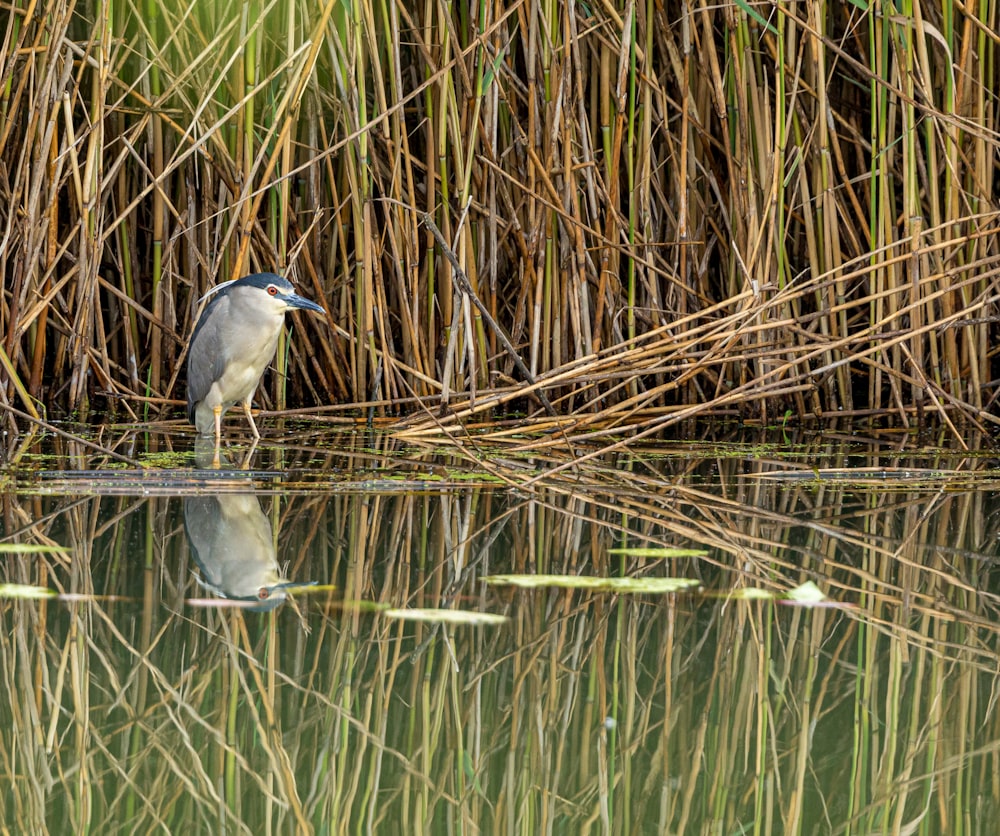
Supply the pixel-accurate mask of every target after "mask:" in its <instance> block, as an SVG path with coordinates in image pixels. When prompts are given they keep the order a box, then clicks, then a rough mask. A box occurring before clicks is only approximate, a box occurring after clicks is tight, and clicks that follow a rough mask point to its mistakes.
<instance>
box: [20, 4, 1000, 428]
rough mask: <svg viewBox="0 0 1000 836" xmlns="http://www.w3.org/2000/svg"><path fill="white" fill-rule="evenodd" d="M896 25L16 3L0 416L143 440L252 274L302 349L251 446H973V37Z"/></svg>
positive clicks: (560, 11)
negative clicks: (557, 440)
mask: <svg viewBox="0 0 1000 836" xmlns="http://www.w3.org/2000/svg"><path fill="white" fill-rule="evenodd" d="M911 5H912V14H909V15H906V16H904V17H886V16H883V15H881V14H880V12H879V10H878V6H877V4H872V5H871V6H870V7H869V8H867V9H862V8H860V7H859V5H857V4H821V3H818V2H806V3H801V4H795V5H792V4H783V3H779V4H777V5H775V7H774V9H773V12H774V13H773V15H772V16H771V17H770V18H767V19H764V18H762V17H760V16H759V14H758V13H757V12H756V11H755V9H754V8H752V7H751V6H749V5H747V4H745V3H743V2H731V3H723V4H714V3H706V2H703V1H702V0H699V2H695V3H690V2H680V3H678V2H670V3H663V4H652V3H648V2H645V3H644V2H632V0H616V2H612V3H604V4H599V5H597V6H581V5H580V4H573V3H567V2H563V0H551V2H545V3H542V2H540V0H518V2H514V3H511V4H489V3H481V4H476V5H475V6H474V7H468V8H467V7H466V6H462V5H459V6H456V7H448V6H446V5H442V4H425V5H423V6H420V7H419V8H415V9H412V10H411V9H410V8H409V7H406V6H401V5H400V4H389V5H378V4H370V3H369V2H367V0H361V2H360V3H359V4H356V6H355V7H354V9H353V12H356V14H354V13H353V12H352V14H351V15H349V14H348V11H347V9H346V8H345V7H344V6H343V5H342V4H336V3H326V4H325V5H323V6H322V7H316V8H308V9H307V8H303V7H301V6H299V5H297V4H294V3H291V2H290V0H272V2H257V3H253V4H249V5H246V6H240V7H215V6H213V7H208V6H199V7H197V8H194V7H178V6H176V5H174V4H171V3H160V4H153V5H152V6H151V5H150V4H148V3H143V2H126V3H122V4H115V5H114V6H113V7H112V6H106V7H101V11H102V13H101V14H98V15H94V16H88V15H85V14H84V13H83V12H82V10H81V9H80V8H78V6H77V5H76V4H75V3H74V2H70V0H54V2H53V3H52V4H50V5H49V6H48V7H46V9H45V10H44V14H43V11H42V10H40V9H39V8H37V7H36V6H35V4H31V3H27V2H25V0H15V2H14V3H13V4H12V5H11V9H10V14H9V15H8V16H7V23H6V30H5V32H4V38H3V40H2V41H0V43H4V44H6V46H5V47H4V48H3V50H2V51H0V172H2V173H3V174H2V177H0V196H2V198H3V199H2V200H0V223H2V229H0V268H2V269H3V273H4V276H5V283H4V287H3V295H2V300H0V334H2V335H3V336H2V339H3V348H4V350H5V352H6V355H7V357H8V358H9V359H10V368H9V369H7V370H6V371H5V374H4V379H3V381H0V383H2V385H0V399H2V400H3V402H4V403H14V402H18V403H22V406H23V401H24V400H25V399H26V397H27V398H31V399H36V400H37V401H38V402H40V403H42V404H44V405H45V406H46V407H47V408H48V410H49V412H50V414H53V413H62V412H67V411H77V412H78V413H79V414H80V415H85V414H86V412H87V409H88V408H89V407H92V406H93V405H94V404H95V403H96V404H99V405H100V406H101V407H102V408H103V407H104V406H105V405H108V406H109V407H110V408H111V409H116V408H117V406H118V405H120V404H124V405H126V406H127V407H129V408H131V409H132V411H133V413H134V415H135V417H141V418H142V419H145V420H148V419H149V418H151V417H153V410H154V406H153V404H155V403H163V402H166V403H169V402H176V401H180V400H181V399H182V398H183V394H184V392H183V380H182V378H183V360H184V351H185V344H186V339H187V336H188V335H189V334H190V332H191V330H192V326H193V318H194V316H195V303H196V300H197V299H198V298H199V297H200V296H201V295H202V294H203V293H204V291H205V290H206V289H207V288H209V287H211V286H212V285H214V284H215V283H217V282H218V281H221V280H224V279H226V278H230V277H232V276H234V275H236V274H238V273H244V272H249V271H252V270H272V269H277V270H280V271H281V272H285V273H288V274H289V275H291V276H292V278H293V279H296V280H297V281H299V282H300V283H303V284H305V285H306V286H307V287H308V288H309V290H310V292H311V295H313V296H315V297H317V298H321V299H322V301H323V302H324V304H325V306H326V308H327V310H328V312H329V317H328V320H327V322H326V324H324V323H323V322H322V321H321V320H320V319H318V318H315V319H314V318H308V319H307V318H302V319H299V320H297V321H296V327H295V329H294V332H293V334H292V337H291V340H290V342H289V346H288V349H287V352H282V353H281V355H280V358H281V359H280V361H279V374H277V375H272V376H270V377H269V378H268V379H267V381H266V382H265V385H264V386H262V387H261V389H260V391H259V393H258V399H259V400H260V402H261V406H263V407H264V408H270V407H272V406H275V405H277V406H279V407H280V406H283V405H285V404H287V405H289V406H310V405H311V406H322V405H326V404H333V403H338V402H342V401H350V402H364V401H366V400H377V401H379V402H380V403H381V402H382V401H384V400H386V399H388V400H389V401H398V402H399V403H400V404H401V403H402V402H403V401H404V399H406V398H408V397H410V395H411V394H413V395H414V396H417V397H427V396H433V395H437V396H441V397H442V398H444V399H446V400H447V401H448V403H449V404H450V405H451V406H452V407H454V408H456V409H457V410H458V411H457V412H456V416H457V415H466V416H469V415H474V414H484V412H485V410H487V409H490V410H499V411H504V410H507V411H510V410H517V409H523V408H524V405H525V404H530V397H531V396H532V395H533V396H534V397H537V398H538V399H539V400H540V401H541V402H542V404H543V405H544V404H546V402H548V404H549V406H551V407H553V408H554V409H555V411H557V412H559V413H561V414H562V415H568V416H572V417H573V419H574V422H573V423H574V425H575V426H576V427H577V429H578V430H579V431H581V432H592V431H596V430H597V429H598V428H600V429H601V430H603V431H609V432H619V431H620V432H625V429H624V428H625V427H626V426H628V427H631V428H632V429H633V430H634V428H635V427H636V426H637V425H641V426H645V425H644V424H643V422H644V421H647V420H648V421H659V420H660V419H661V418H662V415H663V414H664V412H665V411H672V412H673V413H674V414H685V415H695V416H708V415H710V414H712V413H713V411H717V410H718V409H722V408H725V409H726V410H731V409H734V408H735V409H737V410H739V412H740V414H742V415H744V416H747V417H752V418H755V419H756V420H759V421H761V422H768V421H770V420H771V419H773V417H774V416H775V415H780V414H786V415H787V414H791V415H793V416H795V417H797V418H803V419H804V418H808V417H810V416H819V415H825V414H831V413H841V414H861V413H865V414H869V415H873V416H878V415H881V416H883V417H885V418H888V419H892V420H898V421H899V422H900V423H906V424H909V423H911V422H913V421H914V420H916V421H920V420H923V418H925V417H928V416H930V415H936V416H938V418H939V419H940V420H945V421H947V420H952V421H954V420H955V418H957V417H962V418H969V419H973V420H975V421H977V422H980V423H987V422H994V421H995V414H996V413H997V408H996V392H997V388H996V386H995V385H994V384H993V383H991V381H993V380H995V379H996V378H997V377H998V374H997V372H996V368H997V357H996V354H995V352H994V351H993V350H992V349H991V348H990V346H992V345H994V344H995V343H996V342H997V322H996V317H995V314H994V311H995V309H996V298H995V297H996V289H997V287H998V269H1000V254H998V252H997V243H996V240H997V239H996V235H995V234H993V233H992V229H993V228H995V227H996V225H997V218H996V217H995V216H993V215H991V214H990V207H991V206H992V201H993V195H992V192H991V184H992V183H993V182H994V180H995V179H996V166H997V160H998V158H1000V155H998V153H997V150H998V148H997V146H998V144H1000V139H998V137H1000V112H998V111H997V109H996V108H995V107H994V105H993V93H992V91H993V90H994V89H995V88H996V79H995V78H994V76H995V73H996V70H995V67H996V66H998V62H997V60H996V52H997V42H996V40H995V39H993V38H991V37H989V36H988V33H990V32H994V31H996V30H997V26H998V23H1000V19H998V16H1000V10H998V3H997V2H996V1H995V0H988V2H985V3H981V4H978V5H976V7H975V9H973V8H972V7H960V8H958V7H955V5H954V4H951V3H934V2H922V0H913V2H912V4H911ZM154 7H155V8H154ZM139 21H146V23H144V24H142V25H140V24H139ZM9 207H16V209H12V208H9ZM408 207H413V208H414V209H416V211H412V210H411V209H410V208H408ZM458 207H467V212H468V214H467V216H465V217H464V218H463V213H464V212H465V211H466V209H465V208H463V209H461V210H460V209H459V208H458ZM421 212H422V213H425V214H426V216H427V217H428V218H429V219H430V220H431V222H432V224H433V228H436V229H438V230H440V232H441V236H442V238H443V239H444V240H445V241H448V242H451V241H452V240H453V239H454V249H455V252H454V256H455V259H456V260H457V262H458V264H460V265H461V270H462V271H463V273H464V275H465V276H466V277H467V279H468V287H469V292H468V293H466V297H465V298H467V299H470V300H472V299H475V300H478V302H477V303H476V304H475V305H474V306H473V305H468V304H459V305H458V306H457V307H456V304H455V302H456V299H461V298H462V297H456V296H455V295H454V287H453V283H454V282H455V281H456V279H455V275H454V271H453V269H452V268H453V267H454V265H450V264H447V263H446V259H447V258H448V253H446V252H445V251H444V250H442V249H440V248H435V245H434V240H433V238H434V235H433V232H432V231H431V230H432V227H431V226H427V229H426V230H425V231H422V230H421V229H420V228H419V225H418V222H419V217H420V213H421ZM459 281H461V280H460V279H459ZM503 335H506V336H507V338H508V339H509V343H510V345H509V346H507V345H505V344H504V337H503ZM515 358H523V363H524V367H525V368H526V369H527V371H528V374H525V373H524V369H521V370H520V371H519V372H518V374H519V376H520V377H523V378H524V380H526V381H532V380H533V381H534V383H530V382H529V383H527V384H526V385H524V386H521V387H520V388H519V389H518V388H514V389H511V388H509V387H508V386H507V385H506V384H507V383H508V382H509V381H510V375H511V373H512V372H513V371H514V369H515V368H516V367H517V364H518V362H521V361H520V360H519V359H515ZM286 362H287V366H285V365H284V364H285V363H286ZM95 398H97V400H96V401H95V400H94V399H95ZM466 402H467V403H466ZM140 404H142V406H141V407H140ZM549 406H546V407H545V408H546V411H549ZM378 409H379V410H382V411H388V412H391V411H392V410H391V409H390V410H386V409H385V408H384V407H383V406H379V407H378ZM26 410H27V411H28V412H31V411H33V410H34V411H39V410H38V409H37V407H35V406H34V405H32V406H28V407H26ZM39 412H40V411H39ZM946 414H947V416H948V417H947V418H945V415H946ZM8 415H10V413H8ZM448 420H449V419H447V418H446V419H444V420H443V421H442V425H441V426H442V428H447V426H448ZM544 420H545V421H550V420H551V416H549V417H547V418H546V419H544ZM558 423H559V424H560V426H566V424H565V423H564V422H562V421H560V422H558ZM616 428H621V429H616ZM409 429H410V430H412V431H419V432H431V431H432V430H431V427H430V425H429V424H428V423H426V422H425V423H421V416H420V415H416V416H414V418H413V423H412V426H411V427H410V428H409ZM630 431H631V430H630ZM955 431H956V432H960V429H959V428H957V426H956V430H955Z"/></svg>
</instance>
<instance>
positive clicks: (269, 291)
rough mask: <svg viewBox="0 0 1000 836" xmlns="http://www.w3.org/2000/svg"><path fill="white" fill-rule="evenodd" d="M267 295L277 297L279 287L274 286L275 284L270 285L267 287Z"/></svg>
mask: <svg viewBox="0 0 1000 836" xmlns="http://www.w3.org/2000/svg"><path fill="white" fill-rule="evenodd" d="M267 295H268V296H277V295H278V288H277V286H276V285H273V284H269V285H268V286H267Z"/></svg>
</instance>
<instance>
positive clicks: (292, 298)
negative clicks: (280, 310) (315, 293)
mask: <svg viewBox="0 0 1000 836" xmlns="http://www.w3.org/2000/svg"><path fill="white" fill-rule="evenodd" d="M284 299H285V304H286V305H288V307H290V308H302V309H303V310H306V311H317V312H318V313H326V311H325V310H323V308H321V307H320V306H319V305H317V304H316V303H315V302H313V301H312V300H310V299H306V297H305V296H299V294H297V293H289V294H288V295H287V296H285V297H284Z"/></svg>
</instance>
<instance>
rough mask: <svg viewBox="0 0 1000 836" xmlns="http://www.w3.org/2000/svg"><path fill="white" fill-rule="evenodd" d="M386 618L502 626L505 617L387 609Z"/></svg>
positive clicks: (430, 610)
mask: <svg viewBox="0 0 1000 836" xmlns="http://www.w3.org/2000/svg"><path fill="white" fill-rule="evenodd" d="M382 614H383V615H384V616H386V617H387V618H399V619H402V620H404V621H427V622H430V623H434V624H469V625H479V624H503V623H505V622H506V621H507V616H505V615H496V614H495V613H490V612H470V611H468V610H436V609H389V610H384V611H383V613H382Z"/></svg>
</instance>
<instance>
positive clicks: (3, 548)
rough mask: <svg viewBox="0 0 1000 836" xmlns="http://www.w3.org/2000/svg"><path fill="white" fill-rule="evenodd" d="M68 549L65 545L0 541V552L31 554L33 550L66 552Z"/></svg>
mask: <svg viewBox="0 0 1000 836" xmlns="http://www.w3.org/2000/svg"><path fill="white" fill-rule="evenodd" d="M68 551H69V549H67V548H66V547H65V546H37V545H34V544H33V543H0V554H31V553H32V552H43V553H45V554H66V553H67V552H68Z"/></svg>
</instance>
